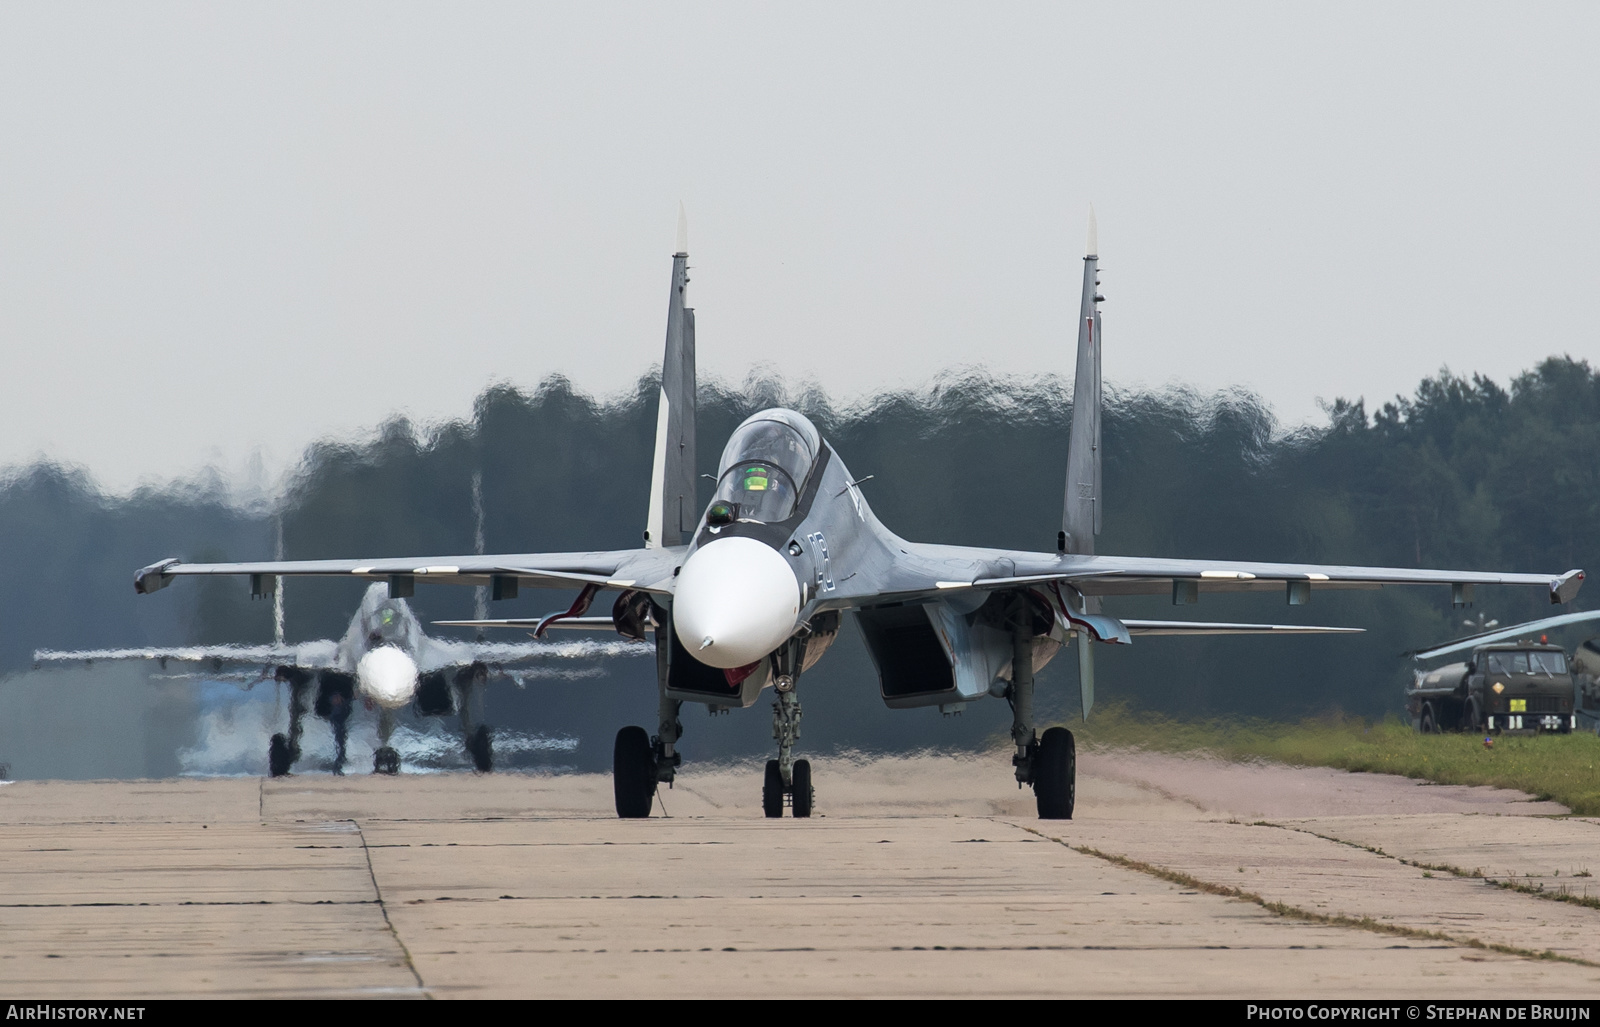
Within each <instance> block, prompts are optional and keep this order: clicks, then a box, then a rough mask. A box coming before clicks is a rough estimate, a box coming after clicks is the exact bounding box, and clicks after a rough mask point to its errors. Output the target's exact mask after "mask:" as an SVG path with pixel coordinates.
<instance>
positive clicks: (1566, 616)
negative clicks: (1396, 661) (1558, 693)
mask: <svg viewBox="0 0 1600 1027" xmlns="http://www.w3.org/2000/svg"><path fill="white" fill-rule="evenodd" d="M1595 620H1600V610H1590V611H1589V612H1588V613H1563V614H1560V615H1559V616H1555V617H1546V618H1544V619H1543V620H1530V621H1528V622H1526V623H1524V624H1513V625H1511V627H1509V628H1497V629H1495V630H1494V631H1480V632H1479V633H1478V634H1476V635H1468V636H1466V637H1465V638H1458V639H1455V640H1454V641H1451V642H1445V643H1444V644H1442V645H1436V646H1434V647H1432V648H1431V649H1418V650H1417V651H1415V652H1412V653H1407V654H1406V655H1408V656H1413V657H1415V658H1417V659H1419V660H1431V659H1433V658H1434V657H1435V656H1448V655H1450V654H1451V653H1459V652H1465V651H1467V650H1469V649H1476V648H1477V647H1478V646H1480V645H1488V644H1489V643H1490V642H1503V641H1505V640H1506V639H1508V638H1520V637H1525V636H1527V635H1531V634H1534V633H1535V632H1540V631H1550V630H1552V629H1554V628H1562V627H1566V626H1567V625H1569V624H1585V623H1588V622H1589V621H1595Z"/></svg>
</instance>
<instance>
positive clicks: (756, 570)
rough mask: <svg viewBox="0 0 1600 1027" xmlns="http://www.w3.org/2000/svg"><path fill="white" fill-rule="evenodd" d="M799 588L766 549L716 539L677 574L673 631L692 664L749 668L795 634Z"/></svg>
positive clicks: (749, 540)
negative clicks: (695, 662) (693, 659)
mask: <svg viewBox="0 0 1600 1027" xmlns="http://www.w3.org/2000/svg"><path fill="white" fill-rule="evenodd" d="M799 614H800V583H799V582H798V581H796V580H795V576H794V571H792V570H790V569H789V564H788V562H787V561H786V560H784V558H783V557H782V556H779V555H778V553H777V551H776V550H774V549H773V548H772V547H771V546H769V545H766V544H764V543H761V542H757V541H756V540H755V539H753V538H739V537H733V538H724V539H718V540H716V541H715V542H711V543H709V544H707V545H704V546H702V547H700V548H699V549H697V550H695V553H694V555H693V556H691V557H689V559H688V561H687V562H686V563H685V564H684V565H683V570H681V571H679V572H678V585H677V588H676V589H675V590H674V592H673V598H672V626H673V629H674V630H675V631H677V633H678V641H680V642H682V643H683V647H684V648H685V649H687V650H688V651H689V652H690V653H691V654H692V655H693V656H694V658H695V659H697V660H699V661H700V662H701V663H704V664H706V665H707V666H710V667H721V668H723V669H724V670H727V669H731V668H734V667H743V666H746V665H747V664H751V663H754V662H756V661H757V660H759V659H761V658H762V657H763V656H766V655H767V654H768V653H770V652H772V651H773V650H774V649H776V648H778V646H780V645H782V644H783V643H784V642H785V641H786V640H787V639H788V638H789V636H790V635H792V634H794V629H795V619H796V618H797V617H798V616H799Z"/></svg>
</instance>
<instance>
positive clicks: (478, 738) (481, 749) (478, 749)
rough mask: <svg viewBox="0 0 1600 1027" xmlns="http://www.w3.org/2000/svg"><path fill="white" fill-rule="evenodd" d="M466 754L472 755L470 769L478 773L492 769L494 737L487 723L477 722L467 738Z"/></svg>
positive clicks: (484, 772) (485, 772)
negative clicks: (474, 729) (476, 728)
mask: <svg viewBox="0 0 1600 1027" xmlns="http://www.w3.org/2000/svg"><path fill="white" fill-rule="evenodd" d="M467 754H468V755H470V756H471V757H472V769H473V770H476V771H477V772H478V773H480V774H487V773H489V771H491V770H493V769H494V739H493V737H491V735H490V734H489V725H488V724H479V725H478V730H476V731H474V732H472V735H471V736H470V737H469V738H468V739H467Z"/></svg>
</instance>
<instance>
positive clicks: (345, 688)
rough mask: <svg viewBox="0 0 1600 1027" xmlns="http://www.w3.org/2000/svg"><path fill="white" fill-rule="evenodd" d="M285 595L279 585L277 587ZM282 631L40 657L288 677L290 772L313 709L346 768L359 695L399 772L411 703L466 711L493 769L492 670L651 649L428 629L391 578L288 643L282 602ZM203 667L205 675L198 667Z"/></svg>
mask: <svg viewBox="0 0 1600 1027" xmlns="http://www.w3.org/2000/svg"><path fill="white" fill-rule="evenodd" d="M275 599H281V591H278V592H277V593H276V595H275ZM277 622H278V625H279V637H278V640H277V641H276V642H275V643H273V644H271V645H221V646H178V647H174V648H169V649H162V648H147V649H85V650H76V651H60V650H55V649H40V650H38V651H36V652H35V653H34V654H33V659H34V664H35V665H36V666H37V665H40V664H44V663H63V662H73V663H93V662H96V661H101V660H154V661H157V662H159V663H160V664H161V666H162V667H163V668H165V667H167V665H168V664H169V663H179V664H198V665H202V666H203V667H205V668H206V670H207V671H209V672H210V674H212V675H215V674H219V673H229V674H238V673H239V672H241V671H242V672H244V673H245V674H248V675H252V676H250V677H247V678H246V680H247V682H250V683H254V682H260V681H266V680H268V679H271V680H274V681H276V682H278V683H279V684H287V685H288V686H289V729H288V731H287V732H281V733H279V734H275V735H273V736H272V741H271V743H270V745H269V747H268V751H267V766H268V769H269V771H270V772H271V774H272V776H273V777H281V776H282V775H284V774H287V773H289V772H290V771H291V770H292V769H293V768H294V765H295V763H296V762H298V760H299V759H300V738H301V731H302V727H303V725H302V721H303V719H304V717H305V715H306V713H307V711H308V709H309V710H310V711H311V712H313V713H315V714H316V716H318V717H321V718H323V719H324V720H326V721H328V723H329V725H330V726H331V727H332V728H333V737H334V742H335V745H336V746H337V754H336V756H335V758H334V771H335V772H336V773H343V770H344V764H345V742H346V740H347V738H348V734H349V729H348V722H349V720H350V714H351V712H352V711H353V709H354V707H355V704H356V701H357V700H358V699H359V700H361V702H362V704H363V705H365V706H366V707H367V708H369V709H375V710H376V711H377V716H378V725H377V727H378V742H379V747H378V750H377V752H376V753H375V754H374V756H373V767H372V769H373V773H375V774H397V773H399V772H400V754H399V753H398V752H397V751H396V750H395V748H394V746H392V745H391V744H390V738H391V735H392V734H393V733H394V728H395V720H396V716H397V715H398V713H399V712H400V711H401V710H403V709H404V708H405V707H406V706H407V705H409V704H413V703H414V704H415V707H416V711H417V712H418V713H419V714H421V715H423V716H431V717H444V716H449V715H450V714H452V713H454V714H456V715H458V717H459V718H460V730H461V738H462V743H463V745H464V746H465V748H466V752H467V755H468V756H470V757H471V759H472V765H473V767H474V768H475V769H477V770H478V771H479V772H482V773H487V772H488V771H489V770H491V769H492V768H493V766H494V753H493V734H492V732H491V730H490V728H489V725H488V724H485V723H484V722H483V691H484V686H485V684H486V683H487V682H488V679H489V677H490V676H491V675H502V676H509V677H513V678H517V677H519V672H518V670H517V669H516V668H517V667H519V666H521V665H527V664H535V663H539V662H543V661H550V660H562V659H573V658H595V657H602V656H620V655H629V654H635V653H636V654H638V655H644V654H646V653H648V652H649V651H650V650H649V649H648V647H645V646H641V645H639V644H638V643H636V642H603V643H596V642H565V643H549V642H532V641H530V642H517V643H488V642H463V641H455V640H452V639H442V638H431V637H429V636H428V634H427V633H426V632H425V631H424V630H423V628H422V624H421V622H419V621H418V619H417V616H416V614H415V613H414V612H412V609H411V606H410V604H408V603H407V602H406V601H405V600H404V599H402V598H398V597H395V596H392V595H390V591H389V586H388V585H386V584H383V583H378V582H375V583H373V584H372V585H371V586H369V587H368V588H367V592H366V595H365V596H364V597H363V598H362V600H361V607H360V609H358V610H357V611H356V614H355V616H354V617H352V618H351V619H350V626H349V628H347V629H346V630H345V633H344V637H342V638H340V639H337V640H335V639H319V640H316V641H311V642H300V643H298V644H292V645H286V644H284V642H283V640H282V623H283V618H282V607H281V605H280V606H279V610H278V617H277ZM200 676H205V675H200Z"/></svg>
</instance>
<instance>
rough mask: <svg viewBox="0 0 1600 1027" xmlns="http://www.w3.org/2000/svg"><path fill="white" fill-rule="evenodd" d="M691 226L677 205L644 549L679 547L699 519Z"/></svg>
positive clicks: (690, 533) (680, 206)
mask: <svg viewBox="0 0 1600 1027" xmlns="http://www.w3.org/2000/svg"><path fill="white" fill-rule="evenodd" d="M688 250H689V225H688V219H687V217H686V216H685V215H684V211H683V205H682V204H679V205H678V249H677V252H676V253H674V254H673V255H672V292H671V294H670V296H669V297H668V299H667V349H666V354H665V355H664V356H663V357H662V361H661V402H660V406H659V408H658V409H657V412H656V448H655V459H654V461H653V463H652V465H651V469H650V510H649V514H648V516H647V518H646V521H645V532H644V544H645V547H646V548H648V549H654V548H657V547H660V546H680V545H684V544H685V543H687V542H688V541H689V539H690V537H691V536H692V534H693V533H694V526H695V522H696V521H698V520H699V518H700V507H699V503H698V501H697V498H696V489H695V485H696V478H695V466H696V465H695V448H694V426H695V373H694V310H693V308H691V307H688V306H686V305H685V304H686V302H687V293H686V289H687V288H688V285H689V253H688Z"/></svg>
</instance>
